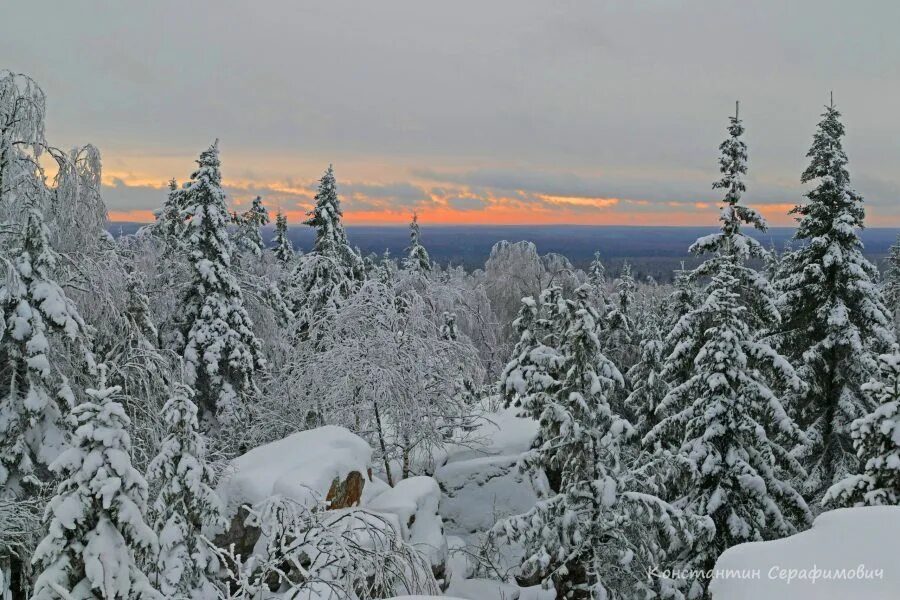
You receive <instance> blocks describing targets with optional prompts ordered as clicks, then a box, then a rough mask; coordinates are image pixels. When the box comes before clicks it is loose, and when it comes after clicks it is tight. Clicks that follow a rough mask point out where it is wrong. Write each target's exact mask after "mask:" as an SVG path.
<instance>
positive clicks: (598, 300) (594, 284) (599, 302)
mask: <svg viewBox="0 0 900 600" xmlns="http://www.w3.org/2000/svg"><path fill="white" fill-rule="evenodd" d="M587 276H588V281H587V282H588V284H590V286H591V299H592V301H593V303H594V305H595V306H596V308H597V312H598V314H599V316H600V321H599V322H598V325H600V326H601V327H604V323H605V319H606V314H607V312H608V311H609V307H608V306H607V298H606V283H607V282H606V266H605V265H604V264H603V260H602V258H601V256H600V252H599V251H597V252H594V258H593V259H592V260H591V264H590V265H589V266H588V272H587ZM604 328H605V327H604Z"/></svg>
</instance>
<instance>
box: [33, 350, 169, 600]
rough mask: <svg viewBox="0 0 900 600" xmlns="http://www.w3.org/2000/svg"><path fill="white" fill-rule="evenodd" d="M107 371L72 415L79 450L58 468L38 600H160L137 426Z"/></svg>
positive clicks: (41, 552)
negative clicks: (144, 563)
mask: <svg viewBox="0 0 900 600" xmlns="http://www.w3.org/2000/svg"><path fill="white" fill-rule="evenodd" d="M118 392H119V388H118V387H116V386H114V387H107V385H106V375H105V367H102V366H101V368H100V381H99V384H98V386H97V389H88V390H87V395H88V397H89V400H88V401H87V402H85V403H83V404H80V405H78V406H77V407H75V408H74V409H73V410H72V413H71V416H70V418H69V419H70V421H71V427H72V444H71V447H70V448H69V449H67V450H66V451H65V452H63V454H61V455H60V456H59V458H57V459H56V460H55V461H54V462H53V465H52V469H53V471H54V472H55V473H57V474H58V475H59V476H60V477H61V478H62V482H61V483H60V484H59V486H58V487H57V491H56V495H55V496H54V497H53V499H52V500H50V503H49V504H48V505H47V512H46V516H45V518H46V519H47V520H48V521H49V525H48V531H47V535H46V537H45V538H44V539H43V541H42V542H41V543H40V544H39V545H38V547H37V550H35V554H34V558H33V563H34V564H35V565H36V567H37V569H38V570H39V571H40V574H39V575H38V577H37V579H36V581H35V584H34V594H33V596H32V598H33V600H71V599H72V598H79V599H91V598H96V599H98V600H99V599H103V600H114V599H115V600H124V599H141V600H143V599H151V598H152V599H156V598H159V597H160V595H159V593H158V592H157V591H156V590H155V589H154V588H153V586H152V585H151V584H150V582H149V580H148V578H147V575H146V574H145V573H144V572H143V571H142V570H141V568H140V566H139V557H141V556H145V555H147V554H152V553H153V552H155V549H156V545H157V539H156V535H155V534H154V533H153V530H152V529H151V528H150V527H149V526H148V525H147V524H146V523H145V521H144V515H145V514H146V509H147V482H146V481H144V478H143V477H142V476H141V474H140V473H139V472H138V471H137V470H136V469H135V468H134V467H133V466H132V465H131V459H130V458H129V451H130V446H131V441H130V439H129V435H128V427H129V425H130V423H129V420H128V417H127V416H126V415H125V410H124V409H123V408H122V405H121V404H119V402H118V401H117V400H116V395H117V394H118Z"/></svg>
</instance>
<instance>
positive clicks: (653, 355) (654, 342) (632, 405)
mask: <svg viewBox="0 0 900 600" xmlns="http://www.w3.org/2000/svg"><path fill="white" fill-rule="evenodd" d="M640 351H641V353H640V359H639V360H638V362H637V363H635V365H634V366H633V367H631V368H630V369H628V373H627V374H626V378H627V380H628V381H629V382H631V393H630V394H628V397H627V398H626V399H625V408H626V409H627V410H628V412H629V414H630V415H631V417H632V420H633V422H634V426H635V429H636V430H637V433H638V435H640V436H641V437H643V436H644V435H645V434H647V433H648V432H649V431H650V429H652V428H653V427H654V426H655V425H656V424H657V423H658V422H659V417H660V416H661V415H659V414H657V412H656V408H657V407H658V406H659V405H660V404H661V403H662V400H663V398H665V397H666V394H667V393H668V392H669V385H668V383H666V380H665V378H664V377H663V374H662V372H663V341H662V339H661V337H660V335H659V331H658V330H657V329H656V328H655V327H651V328H650V329H648V330H647V333H646V335H645V336H644V339H642V340H641V342H640Z"/></svg>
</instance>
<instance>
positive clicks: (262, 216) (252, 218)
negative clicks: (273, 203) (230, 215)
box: [237, 196, 269, 256]
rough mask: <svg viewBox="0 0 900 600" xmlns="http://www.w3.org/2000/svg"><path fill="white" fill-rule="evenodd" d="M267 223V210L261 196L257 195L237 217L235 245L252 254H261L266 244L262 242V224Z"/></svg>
mask: <svg viewBox="0 0 900 600" xmlns="http://www.w3.org/2000/svg"><path fill="white" fill-rule="evenodd" d="M268 224H269V211H268V210H266V207H265V206H263V203H262V198H261V197H260V196H257V197H256V198H254V199H253V204H251V205H250V208H248V209H247V210H246V211H244V212H243V213H241V214H240V215H238V218H237V246H238V249H239V250H242V251H244V252H247V253H249V254H251V255H253V256H262V253H263V250H265V249H266V244H265V243H264V242H263V238H262V232H261V231H260V230H261V229H262V228H263V227H264V226H266V225H268Z"/></svg>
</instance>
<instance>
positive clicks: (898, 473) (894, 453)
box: [824, 346, 900, 506]
mask: <svg viewBox="0 0 900 600" xmlns="http://www.w3.org/2000/svg"><path fill="white" fill-rule="evenodd" d="M878 368H879V371H880V373H879V376H878V377H877V378H876V379H875V380H873V381H871V382H869V383H867V384H866V385H864V386H863V392H864V393H865V394H867V395H868V396H869V397H870V399H871V402H872V404H874V405H875V406H877V408H876V409H875V410H874V411H873V412H871V413H870V414H868V415H866V416H865V417H863V418H861V419H857V420H856V421H854V422H853V425H852V427H851V435H852V437H853V445H854V447H855V448H856V455H857V457H858V458H859V460H860V464H861V466H862V469H861V470H860V471H859V472H858V473H855V474H853V475H850V476H849V477H847V478H845V479H844V480H842V481H840V482H838V483H837V484H835V485H833V486H832V487H831V488H830V489H829V490H828V492H827V493H826V494H825V498H824V503H825V504H831V505H835V506H865V505H868V506H878V505H888V506H896V505H898V504H900V350H898V348H897V346H894V348H893V350H892V351H891V352H890V353H887V354H882V355H880V356H879V357H878Z"/></svg>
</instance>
